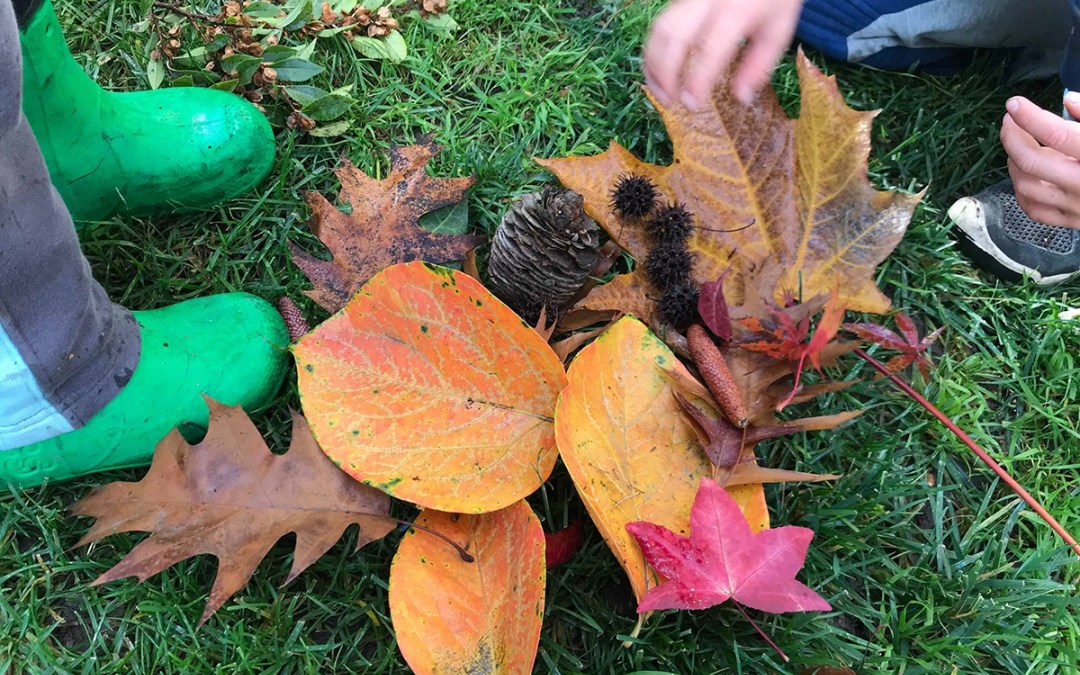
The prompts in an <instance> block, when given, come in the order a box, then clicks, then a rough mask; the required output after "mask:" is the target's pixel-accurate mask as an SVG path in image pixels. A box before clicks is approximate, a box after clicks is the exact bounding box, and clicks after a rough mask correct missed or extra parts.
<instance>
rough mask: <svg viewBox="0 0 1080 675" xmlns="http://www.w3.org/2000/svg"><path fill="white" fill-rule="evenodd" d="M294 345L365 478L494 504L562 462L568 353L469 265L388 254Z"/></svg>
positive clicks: (420, 500) (319, 412)
mask: <svg viewBox="0 0 1080 675" xmlns="http://www.w3.org/2000/svg"><path fill="white" fill-rule="evenodd" d="M293 352H294V353H295V355H296V362H297V366H298V369H297V370H298V373H299V376H298V379H299V387H300V398H301V401H302V403H303V407H304V411H305V413H306V414H307V417H308V421H309V422H310V423H311V428H312V431H313V432H314V433H315V438H316V439H317V440H318V441H319V444H320V445H321V446H322V448H323V451H324V452H326V454H327V455H329V456H330V458H331V459H333V460H334V461H335V462H337V463H338V464H339V465H340V466H341V468H342V469H344V470H345V471H346V472H348V473H349V474H350V475H352V476H353V478H356V479H357V480H359V481H361V482H363V483H366V484H368V485H372V486H374V487H377V488H379V489H381V490H384V491H386V492H388V493H389V494H391V495H393V496H395V497H398V498H400V499H404V500H407V501H410V502H413V503H415V504H419V505H421V506H424V507H427V508H434V509H439V510H441V511H454V512H459V513H482V512H486V511H495V510H497V509H501V508H503V507H506V506H509V505H510V504H513V503H514V502H516V501H518V500H519V499H521V498H523V497H525V496H526V495H528V494H530V493H531V492H533V491H534V490H536V489H537V488H538V487H540V485H541V484H542V483H543V482H544V481H545V480H546V479H547V477H548V475H549V474H550V473H551V469H552V468H553V466H554V464H555V457H556V454H557V451H556V449H555V436H554V426H553V414H554V410H555V400H556V398H557V397H558V395H559V392H560V391H562V389H563V387H564V386H565V384H566V374H565V373H564V371H563V368H562V364H561V363H560V361H559V357H558V356H556V355H555V353H554V352H553V351H552V350H551V348H550V347H549V346H548V345H547V343H545V342H544V340H543V338H542V337H540V335H538V334H537V333H536V331H534V330H533V329H532V328H530V327H529V326H527V325H525V324H523V323H522V322H521V319H520V318H518V316H517V315H516V314H514V312H513V311H512V310H510V309H509V308H508V307H506V305H504V304H503V303H502V302H500V301H499V300H498V299H497V298H495V296H493V295H492V294H491V293H490V292H489V291H488V290H487V289H485V288H484V287H483V286H482V285H481V284H480V282H478V281H477V280H476V279H473V278H472V277H470V276H469V275H467V274H464V273H462V272H456V271H453V270H449V269H446V268H442V267H437V266H434V265H429V264H426V263H419V262H416V263H406V264H401V265H394V266H392V267H388V268H387V269H385V270H383V271H382V272H380V273H379V274H377V275H376V276H374V277H373V278H372V279H371V280H370V281H368V283H367V284H365V285H364V287H363V288H362V289H360V291H359V292H358V293H357V294H356V296H354V297H353V299H352V300H351V301H350V302H349V304H348V305H346V306H345V308H344V309H342V310H341V311H340V312H338V313H337V314H335V315H334V316H333V317H331V318H330V319H328V320H327V321H326V322H324V323H323V324H322V325H320V326H319V327H318V328H316V329H315V330H314V331H312V332H311V333H309V334H308V335H307V336H305V337H304V338H303V339H301V340H300V341H299V342H298V343H297V344H296V345H294V346H293Z"/></svg>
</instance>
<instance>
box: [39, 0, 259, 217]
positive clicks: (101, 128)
mask: <svg viewBox="0 0 1080 675" xmlns="http://www.w3.org/2000/svg"><path fill="white" fill-rule="evenodd" d="M22 26H23V28H22V31H21V38H22V54H23V112H24V113H26V117H27V119H28V120H29V122H30V126H31V128H32V129H33V130H34V135H35V136H37V140H38V143H39V144H40V145H41V152H42V154H43V155H44V156H45V162H46V164H47V165H48V167H49V174H50V175H51V177H52V182H53V184H54V185H55V186H56V189H57V190H58V191H59V192H60V195H61V196H62V197H63V199H64V202H65V203H66V204H67V206H68V209H70V210H71V215H72V217H73V218H74V219H75V220H76V221H78V220H96V219H101V218H104V217H106V216H109V215H112V214H114V213H130V214H136V215H139V214H142V215H146V214H151V213H161V212H169V211H174V210H177V209H197V208H204V207H207V206H211V205H213V204H216V203H218V202H221V201H224V200H226V199H230V198H232V197H235V196H237V195H240V194H242V193H244V192H247V191H248V190H250V189H251V188H253V187H254V186H255V185H257V184H258V183H259V182H260V181H262V180H263V178H265V177H266V175H267V174H268V173H269V172H270V168H271V166H272V164H273V161H274V136H273V132H272V131H271V129H270V124H269V123H268V122H267V121H266V118H265V117H264V116H263V114H262V113H260V112H259V110H258V109H257V108H255V106H253V105H251V104H250V103H248V102H247V101H245V100H244V99H242V98H240V97H239V96H235V95H233V94H228V93H225V92H221V91H215V90H212V89H200V88H197V87H176V88H167V89H159V90H157V91H145V92H132V93H115V92H109V91H105V90H103V89H102V88H101V87H99V86H98V85H97V83H95V82H94V81H93V80H91V79H90V77H88V76H87V75H86V73H85V72H84V71H83V69H82V67H81V66H79V64H78V63H77V62H76V61H75V60H74V59H73V58H72V56H71V53H70V52H69V51H68V48H67V44H66V43H65V41H64V36H63V34H62V33H61V31H60V24H59V23H58V22H57V19H56V13H55V12H54V11H53V7H52V3H51V1H48V0H46V1H45V2H44V4H42V5H41V6H40V8H38V9H36V11H34V12H33V14H32V15H30V17H29V20H28V21H26V22H25V23H23V24H22Z"/></svg>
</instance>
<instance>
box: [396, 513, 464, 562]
mask: <svg viewBox="0 0 1080 675" xmlns="http://www.w3.org/2000/svg"><path fill="white" fill-rule="evenodd" d="M386 517H387V518H389V519H390V520H393V521H396V522H398V523H400V524H402V525H407V526H408V527H411V528H413V529H414V530H420V531H421V532H427V533H428V534H430V535H431V536H433V537H438V538H439V539H442V540H443V541H445V542H446V543H447V544H450V545H451V546H453V547H454V550H455V551H457V554H458V556H459V557H460V558H461V559H462V560H463V561H465V562H467V563H471V562H476V558H474V557H473V556H472V555H471V554H470V553H469V552H468V551H466V550H465V549H464V548H463V547H462V546H461V545H460V544H458V543H457V542H455V541H454V540H453V539H451V538H450V537H448V536H446V535H445V534H443V533H442V532H436V531H435V530H433V529H431V528H430V527H424V526H423V525H417V524H416V523H410V522H409V521H407V520H402V519H401V518H394V517H393V516H386Z"/></svg>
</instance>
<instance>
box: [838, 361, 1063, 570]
mask: <svg viewBox="0 0 1080 675" xmlns="http://www.w3.org/2000/svg"><path fill="white" fill-rule="evenodd" d="M855 355H856V356H858V357H859V358H861V359H862V360H864V361H866V362H867V363H869V364H870V365H871V366H873V367H874V369H875V370H877V371H878V372H879V373H881V374H882V375H884V376H885V377H887V378H889V380H891V381H892V383H893V384H895V385H896V386H897V387H899V388H900V390H901V391H903V392H904V393H905V394H907V395H908V396H910V397H911V398H912V399H913V400H914V401H915V402H916V403H918V404H919V405H921V406H922V407H923V408H926V410H927V411H928V412H929V413H930V414H931V415H933V416H934V417H936V418H937V420H938V421H939V422H941V423H942V424H943V425H945V428H946V429H948V430H949V431H951V432H953V433H954V434H955V435H956V437H957V438H959V439H960V440H961V441H963V443H964V445H966V446H968V447H969V448H971V451H972V452H974V453H975V454H976V455H977V456H978V458H979V459H981V460H982V461H983V463H984V464H986V465H987V466H988V467H990V468H991V469H992V470H993V471H994V473H996V474H997V475H998V476H999V477H1000V478H1001V480H1003V481H1005V484H1006V485H1008V486H1009V487H1010V488H1012V490H1013V492H1015V493H1016V494H1017V495H1019V496H1020V498H1021V499H1023V500H1024V502H1025V503H1026V504H1027V505H1028V506H1030V507H1031V508H1032V510H1033V511H1035V513H1037V514H1039V516H1040V517H1041V518H1042V519H1043V520H1045V521H1046V523H1047V525H1049V526H1050V527H1051V529H1053V530H1054V532H1056V533H1057V534H1058V536H1059V537H1061V538H1062V540H1064V541H1065V543H1067V544H1068V545H1069V546H1071V547H1072V550H1073V551H1074V552H1075V553H1076V555H1078V556H1080V544H1078V543H1077V542H1076V539H1073V537H1072V535H1071V534H1069V533H1068V532H1067V531H1066V530H1065V528H1064V527H1062V526H1061V523H1059V522H1058V521H1057V520H1056V519H1055V518H1054V517H1053V516H1052V515H1050V513H1049V512H1048V511H1047V510H1046V509H1045V508H1043V506H1042V504H1040V503H1039V502H1037V501H1035V498H1034V497H1032V496H1031V495H1030V494H1029V493H1028V491H1027V490H1025V489H1024V488H1023V486H1022V485H1020V483H1018V482H1017V481H1016V479H1015V478H1013V477H1012V476H1010V475H1009V472H1008V471H1006V470H1005V469H1004V467H1002V466H1001V465H1000V464H998V463H997V462H995V461H994V460H993V458H992V457H990V455H989V454H987V452H986V451H985V450H983V449H982V448H981V447H980V446H979V444H978V443H976V442H975V441H973V440H972V439H971V437H970V436H968V435H967V433H965V432H964V430H963V429H961V428H960V427H958V426H956V423H955V422H953V421H952V420H951V419H949V417H948V416H947V415H946V414H945V413H943V412H941V411H940V410H938V409H937V407H936V406H935V405H934V404H933V403H931V402H930V401H928V400H927V399H926V397H924V396H923V395H922V394H920V393H919V392H917V391H915V390H914V389H913V388H912V387H911V385H910V384H908V383H907V382H905V381H903V380H902V379H900V378H899V377H897V376H896V375H895V374H893V373H892V372H890V371H889V369H888V368H886V367H885V366H884V365H883V364H882V363H881V362H880V361H878V360H877V359H875V358H874V357H873V356H870V355H869V354H867V353H866V352H864V351H863V350H861V349H856V350H855Z"/></svg>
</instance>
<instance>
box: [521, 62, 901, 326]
mask: <svg viewBox="0 0 1080 675" xmlns="http://www.w3.org/2000/svg"><path fill="white" fill-rule="evenodd" d="M798 71H799V83H800V92H801V101H802V103H801V110H800V116H799V118H798V119H797V120H792V119H789V118H788V117H787V116H786V115H785V114H784V112H783V110H782V109H781V108H780V104H779V102H778V101H777V98H776V95H775V94H774V93H773V92H772V91H765V92H763V93H762V94H760V95H759V96H758V98H757V99H756V101H755V102H754V104H753V105H750V106H743V105H740V104H739V103H737V102H736V101H734V99H732V98H731V96H730V94H729V93H728V87H727V86H726V84H721V85H720V86H718V87H717V89H716V91H715V93H714V96H713V100H712V105H710V106H707V107H706V108H705V109H703V110H701V111H700V112H693V111H690V110H689V109H686V108H684V107H682V106H675V107H672V108H664V107H663V106H660V105H659V104H658V103H656V101H655V100H654V104H656V105H657V108H658V109H659V111H660V114H661V116H662V118H663V120H664V124H665V126H666V127H667V130H668V134H669V135H670V137H671V140H672V144H673V146H674V160H673V162H672V164H671V165H669V166H656V165H653V164H647V163H645V162H642V161H640V160H638V159H637V158H636V157H634V156H633V155H632V154H631V153H630V152H629V151H627V150H626V149H625V148H623V147H621V146H620V145H618V144H617V143H612V144H611V147H610V148H609V149H608V151H607V152H605V153H603V154H601V155H596V156H593V157H569V158H560V159H548V160H539V161H540V164H542V165H543V166H545V167H547V168H548V169H550V170H551V171H552V172H554V173H555V175H556V176H558V177H559V179H560V180H561V181H562V183H563V184H564V185H565V186H566V187H568V188H570V189H572V190H575V191H576V192H579V193H581V194H582V195H583V196H584V198H585V205H586V210H587V211H588V213H589V215H590V216H592V217H593V218H594V219H596V221H597V222H599V223H600V224H601V225H602V226H603V227H604V228H605V229H606V230H607V231H608V233H609V234H610V235H611V236H612V237H613V238H614V239H615V240H616V241H617V242H618V243H619V244H620V245H621V246H622V247H623V248H625V249H626V250H628V251H629V252H630V253H631V254H632V255H633V256H634V257H635V258H636V259H637V261H638V263H639V265H638V267H637V269H636V270H635V271H634V272H633V273H632V275H631V276H629V277H628V278H626V279H621V280H618V283H612V284H607V285H606V286H601V287H598V288H596V289H594V290H593V292H592V293H591V294H590V295H589V297H588V298H586V299H585V301H584V302H583V303H582V305H583V306H584V307H587V308H591V309H621V310H624V311H628V312H634V313H636V314H637V315H638V316H640V317H642V318H643V319H645V320H646V321H647V322H648V323H650V324H651V323H653V321H652V319H653V317H654V313H655V299H656V298H657V297H659V295H660V293H659V291H658V290H656V289H655V288H654V287H653V286H652V284H651V283H650V282H649V281H648V279H647V278H646V276H645V274H644V272H643V271H642V265H641V263H642V262H643V261H644V259H645V256H646V255H647V253H648V250H649V248H650V240H649V235H648V233H647V231H646V227H645V225H644V223H643V222H641V221H633V220H628V219H623V218H620V217H619V216H618V215H617V214H616V213H615V211H614V209H613V207H612V205H611V203H610V199H611V190H612V186H613V183H614V181H615V180H616V178H617V177H618V176H620V175H623V174H636V175H641V176H646V177H648V178H649V179H651V180H652V181H653V183H655V185H656V186H657V187H658V189H659V190H660V192H661V193H662V195H663V196H664V199H666V200H671V201H676V202H680V203H683V204H685V205H686V208H687V210H689V211H690V212H691V213H692V214H693V215H694V220H695V225H696V226H697V228H696V229H695V230H694V231H693V233H692V235H691V237H690V241H689V247H690V250H691V251H692V253H693V254H694V265H693V271H692V277H693V280H694V281H695V282H696V283H697V284H699V285H700V284H702V283H706V282H710V281H713V280H715V279H717V278H719V277H720V276H721V274H723V273H724V272H725V271H726V270H728V269H729V268H730V272H729V273H728V275H727V277H726V278H727V282H726V283H725V287H724V292H725V294H726V295H727V298H728V301H729V303H731V304H732V305H733V306H745V305H751V306H754V307H755V308H760V307H761V306H762V304H763V303H766V302H771V303H777V304H779V303H780V300H781V298H782V296H783V294H784V292H785V291H786V292H788V293H790V294H791V295H794V296H799V295H801V296H802V297H804V298H811V297H814V296H816V295H819V294H827V293H828V292H829V291H830V290H832V289H833V287H834V286H838V291H839V294H840V296H841V299H842V302H843V304H844V305H845V306H847V307H848V308H849V309H852V310H854V311H868V312H883V311H885V310H886V309H888V307H889V299H888V298H887V297H885V296H884V295H883V294H882V293H881V291H879V290H878V288H877V286H876V285H875V283H874V280H873V276H874V270H875V268H876V267H877V265H878V264H880V263H881V262H882V261H883V260H884V259H885V258H886V257H887V256H888V255H889V253H890V252H891V251H892V250H893V248H895V246H896V245H897V244H898V243H899V241H900V239H901V237H902V236H903V234H904V231H905V230H906V228H907V224H908V222H909V221H910V219H911V214H912V211H913V209H914V207H915V205H916V203H917V202H918V201H919V199H920V195H907V194H898V193H893V192H878V191H875V190H874V189H873V188H872V187H871V185H870V182H869V180H868V179H867V177H866V167H867V157H868V155H869V151H870V128H871V121H872V119H873V118H874V116H875V114H876V113H874V112H858V111H855V110H852V109H851V108H849V107H848V106H847V105H846V104H845V103H844V100H843V98H842V97H841V95H840V93H839V91H838V89H837V87H836V82H835V80H834V78H832V77H826V76H825V75H823V74H822V73H821V72H820V71H819V70H817V68H815V67H814V66H813V65H812V64H811V63H810V61H809V60H808V59H807V58H806V57H805V56H803V55H802V54H801V53H800V54H799V57H798ZM643 307H646V308H647V309H645V311H643V309H642V308H643Z"/></svg>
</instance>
